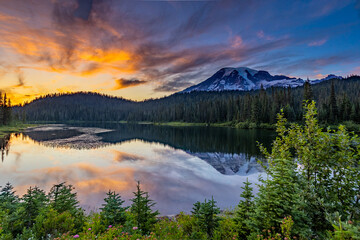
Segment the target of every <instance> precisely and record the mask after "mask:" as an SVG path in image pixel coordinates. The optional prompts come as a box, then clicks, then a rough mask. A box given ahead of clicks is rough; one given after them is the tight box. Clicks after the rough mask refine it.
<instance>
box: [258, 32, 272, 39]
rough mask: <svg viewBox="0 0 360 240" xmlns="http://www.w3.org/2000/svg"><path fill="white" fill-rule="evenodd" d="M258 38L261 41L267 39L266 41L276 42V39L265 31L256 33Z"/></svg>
mask: <svg viewBox="0 0 360 240" xmlns="http://www.w3.org/2000/svg"><path fill="white" fill-rule="evenodd" d="M256 36H257V37H258V38H260V39H265V40H274V37H272V36H270V35H267V34H265V32H264V31H263V30H260V31H258V32H257V33H256Z"/></svg>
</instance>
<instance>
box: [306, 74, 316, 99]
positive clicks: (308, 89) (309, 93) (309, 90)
mask: <svg viewBox="0 0 360 240" xmlns="http://www.w3.org/2000/svg"><path fill="white" fill-rule="evenodd" d="M313 98H314V96H313V92H312V88H311V84H310V80H309V78H308V79H307V80H306V82H305V83H304V101H311V100H313Z"/></svg>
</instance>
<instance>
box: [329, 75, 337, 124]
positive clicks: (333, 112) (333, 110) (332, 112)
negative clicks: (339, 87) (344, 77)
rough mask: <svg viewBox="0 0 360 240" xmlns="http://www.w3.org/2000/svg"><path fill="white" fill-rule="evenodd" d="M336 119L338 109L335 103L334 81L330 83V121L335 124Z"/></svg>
mask: <svg viewBox="0 0 360 240" xmlns="http://www.w3.org/2000/svg"><path fill="white" fill-rule="evenodd" d="M337 119H338V107H337V102H336V94H335V86H334V81H331V94H330V120H331V121H332V122H336V121H337Z"/></svg>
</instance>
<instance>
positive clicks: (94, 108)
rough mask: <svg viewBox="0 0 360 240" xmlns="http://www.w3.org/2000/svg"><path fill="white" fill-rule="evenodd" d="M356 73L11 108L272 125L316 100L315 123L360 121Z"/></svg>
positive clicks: (53, 116)
mask: <svg viewBox="0 0 360 240" xmlns="http://www.w3.org/2000/svg"><path fill="white" fill-rule="evenodd" d="M359 89H360V77H359V76H351V77H348V78H346V79H335V80H332V81H324V82H321V83H318V84H314V85H311V84H309V83H308V82H305V84H304V86H302V87H298V88H270V89H261V90H257V91H250V92H249V91H248V92H244V91H224V92H191V93H176V94H173V95H171V96H168V97H164V98H160V99H150V100H145V101H142V102H134V101H130V100H125V99H123V98H118V97H111V96H107V95H103V94H98V93H90V92H77V93H67V94H48V95H46V96H42V97H39V98H37V99H35V100H33V101H32V102H30V103H25V104H24V105H22V106H17V107H15V108H14V112H15V115H16V117H17V118H19V119H22V120H27V121H32V122H33V121H55V122H65V121H128V122H189V123H208V124H211V123H224V122H231V123H233V125H236V123H247V124H248V125H249V124H250V125H251V124H252V125H253V126H255V127H256V126H258V125H260V124H261V123H268V124H274V123H276V114H277V113H278V112H279V111H280V109H284V114H285V117H287V119H289V121H290V122H300V121H301V120H302V118H303V110H302V104H303V101H304V100H315V101H316V103H317V108H318V111H319V115H318V118H319V121H320V122H321V123H325V124H337V123H339V122H345V121H351V122H354V123H360V91H359Z"/></svg>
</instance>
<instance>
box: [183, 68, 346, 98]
mask: <svg viewBox="0 0 360 240" xmlns="http://www.w3.org/2000/svg"><path fill="white" fill-rule="evenodd" d="M333 78H342V77H339V76H336V75H333V74H330V75H328V76H327V77H325V78H323V79H316V80H312V81H311V83H312V84H315V83H319V82H322V81H326V80H330V79H333ZM304 82H305V80H303V79H301V78H294V77H288V76H285V75H274V76H273V75H271V74H270V73H269V72H267V71H264V70H255V69H251V68H248V67H238V68H234V67H224V68H221V69H220V70H219V71H217V72H216V73H215V74H214V75H212V76H211V77H210V78H208V79H206V80H205V81H203V82H201V83H199V84H197V85H194V86H191V87H189V88H187V89H185V90H183V91H181V92H183V93H186V92H192V91H229V90H238V91H250V90H257V89H260V87H261V85H263V87H264V88H269V87H299V86H302V85H303V84H304Z"/></svg>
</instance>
